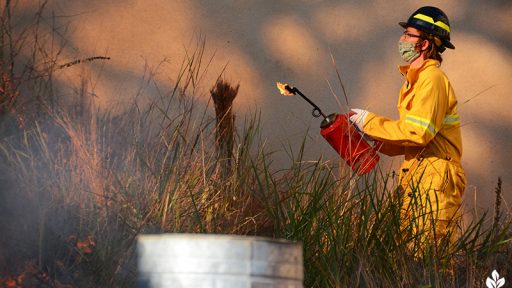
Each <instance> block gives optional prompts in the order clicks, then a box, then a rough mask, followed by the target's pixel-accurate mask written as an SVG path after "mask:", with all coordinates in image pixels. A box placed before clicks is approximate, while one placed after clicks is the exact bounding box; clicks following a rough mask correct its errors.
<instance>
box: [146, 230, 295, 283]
mask: <svg viewBox="0 0 512 288" xmlns="http://www.w3.org/2000/svg"><path fill="white" fill-rule="evenodd" d="M137 267H138V287H141V288H142V287H144V288H148V287H151V288H164V287H166V288H167V287H173V288H189V287H194V288H213V287H215V288H234V287H236V288H266V287H268V288H270V287H272V288H299V287H300V288H302V287H303V278H304V269H303V256H302V245H301V244H300V243H296V242H290V241H285V240H276V239H270V238H262V237H244V236H233V235H215V234H158V235H141V236H139V237H138V239H137Z"/></svg>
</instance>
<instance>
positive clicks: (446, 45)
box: [398, 22, 455, 49]
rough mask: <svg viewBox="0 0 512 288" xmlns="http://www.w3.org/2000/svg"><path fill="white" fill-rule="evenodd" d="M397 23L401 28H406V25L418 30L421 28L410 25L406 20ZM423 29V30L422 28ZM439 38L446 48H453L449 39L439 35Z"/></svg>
mask: <svg viewBox="0 0 512 288" xmlns="http://www.w3.org/2000/svg"><path fill="white" fill-rule="evenodd" d="M398 25H400V26H402V28H404V29H407V27H414V28H416V29H418V30H422V29H421V27H415V26H414V25H410V24H409V23H407V22H398ZM422 31H423V30H422ZM439 39H441V42H443V45H444V46H445V47H446V48H450V49H455V46H453V44H452V42H450V40H448V39H442V38H441V37H439Z"/></svg>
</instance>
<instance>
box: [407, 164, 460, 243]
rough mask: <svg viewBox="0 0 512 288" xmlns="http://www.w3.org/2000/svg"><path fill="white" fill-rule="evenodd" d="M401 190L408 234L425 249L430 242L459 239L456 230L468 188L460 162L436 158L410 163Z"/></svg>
mask: <svg viewBox="0 0 512 288" xmlns="http://www.w3.org/2000/svg"><path fill="white" fill-rule="evenodd" d="M400 187H401V192H402V193H403V197H404V201H403V205H402V213H401V217H402V220H403V221H402V222H403V227H404V230H405V232H410V233H409V234H410V235H412V236H413V238H414V239H418V240H419V241H420V243H422V244H420V245H422V246H423V245H426V244H427V242H426V241H429V242H430V244H436V243H437V244H438V243H440V241H443V242H444V241H448V242H451V243H453V242H454V241H455V240H456V239H457V229H455V228H456V227H457V223H458V222H459V220H460V218H461V215H462V213H461V210H460V208H461V202H462V195H463V194H464V189H465V187H466V177H465V175H464V170H463V169H462V167H461V165H460V163H458V162H456V161H450V160H445V159H440V158H436V157H427V158H420V159H416V158H413V159H411V160H406V161H405V162H404V163H403V165H402V167H401V172H400ZM433 241H435V243H434V242H433Z"/></svg>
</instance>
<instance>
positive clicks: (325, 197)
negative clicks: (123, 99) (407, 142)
mask: <svg viewBox="0 0 512 288" xmlns="http://www.w3.org/2000/svg"><path fill="white" fill-rule="evenodd" d="M4 39H5V38H3V39H2V41H7V39H6V40H4ZM204 47H205V46H204V42H201V43H200V44H199V45H198V46H197V48H196V49H194V50H192V51H187V55H186V57H185V58H184V60H183V63H182V68H181V70H180V71H179V73H178V75H177V77H176V79H177V80H176V83H175V85H174V86H173V87H171V88H169V90H168V91H162V93H161V94H160V95H158V97H157V98H151V97H150V96H149V95H145V94H144V89H141V91H140V92H139V93H140V94H139V95H138V96H137V98H136V99H135V100H134V102H133V103H132V105H131V106H129V107H125V108H126V109H125V110H124V112H122V113H113V112H112V111H106V112H105V111H100V110H98V108H97V107H95V105H94V102H93V101H84V102H82V104H83V103H89V104H87V105H84V104H83V105H82V106H81V107H80V109H79V110H78V111H79V113H77V112H76V111H77V110H74V109H70V108H69V107H68V108H66V107H62V106H58V105H55V104H52V103H55V101H53V100H54V97H53V95H50V96H52V97H48V99H50V100H52V101H43V100H42V101H43V104H44V105H42V106H40V107H44V108H45V109H41V111H42V112H40V114H42V117H38V118H36V117H29V118H30V119H34V118H35V119H37V120H35V119H34V120H33V121H31V122H29V123H25V125H23V126H19V125H11V126H10V127H13V126H14V127H17V129H15V130H14V131H12V130H11V131H9V133H6V130H5V128H4V130H3V131H1V132H2V134H3V135H5V136H4V137H2V138H1V140H0V157H1V161H0V171H2V177H1V178H0V182H1V183H0V184H2V187H1V189H0V206H1V207H0V229H1V230H2V231H1V233H0V242H1V245H0V285H5V284H6V283H8V281H11V282H10V283H12V281H15V282H16V281H18V282H20V283H15V284H19V285H20V286H23V285H24V286H29V287H30V285H32V286H34V287H45V286H46V287H65V285H68V287H130V286H133V285H134V283H135V278H136V275H135V263H134V247H135V246H134V239H135V237H136V236H137V235H138V234H140V233H161V232H171V233H172V232H191V233H222V234H239V235H259V236H268V237H276V238H285V239H290V240H296V241H300V242H302V243H303V247H304V260H305V261H304V263H305V287H322V288H323V287H428V286H432V287H482V286H483V285H484V282H485V279H486V278H487V277H489V276H490V273H491V272H492V271H493V270H494V269H496V270H498V271H499V273H500V275H501V276H502V277H505V278H506V279H507V281H509V279H511V280H510V281H512V271H511V269H512V268H511V265H510V261H511V259H512V246H511V239H512V233H511V224H512V217H511V214H510V211H504V210H503V209H502V208H503V207H501V208H500V205H498V204H497V205H496V206H497V208H496V210H497V211H496V213H495V214H494V216H495V217H494V218H492V219H491V217H487V216H486V215H483V216H481V217H475V218H474V221H473V222H472V223H467V225H465V227H464V229H462V231H461V234H460V237H458V240H457V242H456V243H455V245H452V246H449V249H448V246H443V245H438V244H436V243H431V244H427V245H426V246H425V245H424V244H422V243H420V240H419V238H418V237H416V236H415V235H409V234H408V233H407V231H409V230H411V229H412V227H411V226H407V225H405V227H404V223H403V219H401V217H400V213H401V212H400V211H401V207H402V203H403V196H402V195H401V194H400V193H399V192H398V190H397V188H396V184H395V181H394V176H393V175H392V173H389V172H388V171H376V172H373V173H371V174H369V175H366V176H363V177H359V176H356V175H355V174H354V173H352V172H351V171H350V170H348V169H347V167H345V166H344V165H339V162H337V161H335V162H332V161H329V160H325V159H323V158H320V159H315V160H310V159H305V157H304V153H303V152H304V150H305V147H306V145H308V143H307V142H306V139H307V137H306V132H305V137H304V141H303V142H302V143H301V145H300V147H293V146H290V148H289V151H287V152H288V155H290V159H289V163H284V164H285V166H287V168H285V169H276V168H275V166H276V165H274V163H273V161H274V159H275V157H274V153H275V151H269V149H268V148H267V147H266V146H265V144H264V143H265V139H261V134H260V131H261V130H262V129H265V128H266V127H261V126H260V118H259V114H258V113H255V114H254V115H249V116H246V117H240V118H241V119H243V123H238V125H237V127H238V129H235V128H233V127H231V125H232V123H233V122H234V120H230V121H233V122H230V123H229V125H228V124H226V125H227V126H229V129H224V128H225V126H222V127H221V125H218V121H216V120H218V119H216V118H215V116H214V114H213V113H214V112H213V107H211V105H201V104H200V103H201V102H199V101H197V99H196V97H197V95H196V93H197V90H196V88H197V86H198V84H199V83H201V81H204V75H205V73H206V72H207V70H208V63H209V62H208V61H204V60H203V58H204V51H205V49H204ZM149 74H151V73H149ZM48 81H49V82H47V83H46V85H44V87H51V85H52V82H51V77H50V78H48ZM144 82H145V83H152V81H150V80H148V79H145V81H144ZM226 84H229V83H226ZM20 85H21V84H20ZM211 85H212V86H213V85H215V83H211ZM241 85H242V86H243V83H242V84H241ZM86 90H87V87H84V89H79V90H77V91H81V92H79V93H82V94H81V95H78V96H79V97H77V98H78V99H82V98H83V97H86V95H89V94H88V93H87V91H86ZM220 90H221V89H216V90H215V91H217V92H218V93H217V94H216V97H221V98H222V97H223V95H222V93H220V92H219V91H220ZM236 90H238V88H236ZM51 91H52V89H48V90H45V91H36V94H37V95H42V94H43V92H44V93H52V92H51ZM212 91H214V89H212ZM11 92H12V93H15V92H16V91H14V92H13V91H11ZM11 92H9V93H11ZM16 93H17V92H16ZM235 94H236V93H235ZM16 96H17V94H16ZM143 98H147V99H150V100H149V101H144V104H141V103H142V101H141V99H143ZM221 100H222V99H221ZM57 102H58V101H57ZM226 110H229V111H230V113H233V114H236V110H233V107H232V106H230V105H229V107H228V108H227V109H224V110H223V111H224V113H225V112H226ZM218 115H219V114H218ZM220 115H224V114H222V113H221V114H220ZM229 117H230V118H231V117H232V116H231V115H230V116H229ZM217 118H218V117H217ZM221 118H222V117H221ZM232 119H234V118H232ZM3 121H8V120H5V119H4V120H3ZM3 127H6V126H5V125H4V126H3ZM220 128H222V129H223V130H222V131H220V133H219V130H218V129H220ZM226 131H232V132H226ZM232 133H234V134H235V135H232ZM227 134H229V135H227ZM219 135H224V136H223V137H229V141H228V142H229V145H224V146H223V145H218V143H219V141H220V139H219ZM231 137H232V138H231ZM216 145H217V146H216ZM212 147H220V148H219V149H226V147H229V148H227V149H229V150H232V151H225V150H222V151H220V153H219V151H217V149H213V148H212ZM227 157H229V158H230V164H229V165H225V163H226V158H227ZM279 166H283V163H281V165H279ZM498 187H499V188H497V189H496V195H497V197H501V196H500V195H501V182H499V185H498ZM498 191H499V193H498ZM497 200H499V199H498V198H497ZM496 203H500V202H499V201H497V202H496ZM411 225H412V224H411ZM441 240H442V239H441ZM441 242H442V241H441ZM20 276H23V277H24V278H23V277H22V278H23V279H21V280H19V279H20V278H19V277H20ZM29 283H31V284H29Z"/></svg>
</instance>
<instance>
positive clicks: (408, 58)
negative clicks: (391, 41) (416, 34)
mask: <svg viewBox="0 0 512 288" xmlns="http://www.w3.org/2000/svg"><path fill="white" fill-rule="evenodd" d="M398 52H399V53H400V56H401V57H402V59H403V60H404V61H405V62H407V63H411V62H412V61H414V60H416V59H417V58H418V57H419V56H420V54H421V53H420V51H418V50H416V43H411V42H405V41H398Z"/></svg>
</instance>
